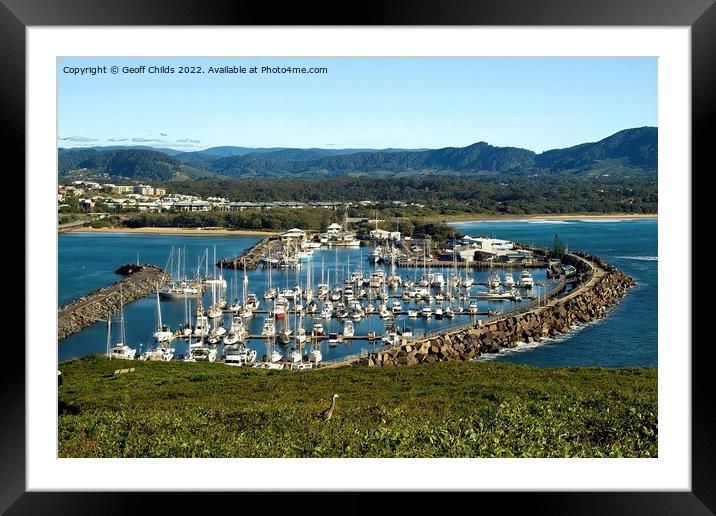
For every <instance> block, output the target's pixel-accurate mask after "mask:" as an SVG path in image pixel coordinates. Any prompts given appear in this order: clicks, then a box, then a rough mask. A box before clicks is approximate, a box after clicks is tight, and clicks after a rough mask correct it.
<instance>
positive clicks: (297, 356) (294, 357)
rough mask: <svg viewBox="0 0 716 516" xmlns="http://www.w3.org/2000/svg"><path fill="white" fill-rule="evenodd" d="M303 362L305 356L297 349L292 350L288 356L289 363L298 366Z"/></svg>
mask: <svg viewBox="0 0 716 516" xmlns="http://www.w3.org/2000/svg"><path fill="white" fill-rule="evenodd" d="M302 361H303V355H301V352H300V351H299V350H298V349H295V348H294V349H291V352H290V353H289V354H288V362H289V363H291V364H297V363H299V362H302Z"/></svg>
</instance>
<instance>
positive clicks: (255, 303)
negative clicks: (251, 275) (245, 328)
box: [245, 292, 259, 311]
mask: <svg viewBox="0 0 716 516" xmlns="http://www.w3.org/2000/svg"><path fill="white" fill-rule="evenodd" d="M245 307H248V308H250V309H251V311H254V310H258V309H259V298H258V296H257V295H256V294H254V293H253V292H251V293H249V294H248V295H247V296H246V304H245Z"/></svg>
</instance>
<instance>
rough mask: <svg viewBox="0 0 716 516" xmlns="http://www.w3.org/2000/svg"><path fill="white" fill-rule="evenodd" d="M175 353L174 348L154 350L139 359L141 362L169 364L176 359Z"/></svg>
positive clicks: (148, 351) (146, 352)
mask: <svg viewBox="0 0 716 516" xmlns="http://www.w3.org/2000/svg"><path fill="white" fill-rule="evenodd" d="M175 351H176V350H175V349H174V348H162V347H158V348H152V349H148V350H147V351H145V352H144V353H143V354H142V356H141V357H139V360H150V361H161V362H169V361H170V360H171V359H172V358H174V352H175Z"/></svg>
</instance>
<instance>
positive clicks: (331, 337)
mask: <svg viewBox="0 0 716 516" xmlns="http://www.w3.org/2000/svg"><path fill="white" fill-rule="evenodd" d="M339 340H340V338H339V337H338V334H337V333H335V332H331V333H329V334H328V345H329V346H335V345H336V344H338V341H339Z"/></svg>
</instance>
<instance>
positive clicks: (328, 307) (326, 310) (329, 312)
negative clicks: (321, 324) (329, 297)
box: [321, 301, 333, 319]
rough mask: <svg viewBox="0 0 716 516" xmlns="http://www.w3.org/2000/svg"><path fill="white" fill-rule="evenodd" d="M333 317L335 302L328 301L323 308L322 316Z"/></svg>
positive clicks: (324, 317)
mask: <svg viewBox="0 0 716 516" xmlns="http://www.w3.org/2000/svg"><path fill="white" fill-rule="evenodd" d="M331 317H333V303H331V302H330V301H326V302H325V303H324V304H323V309H322V310H321V318H322V319H330V318H331Z"/></svg>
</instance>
